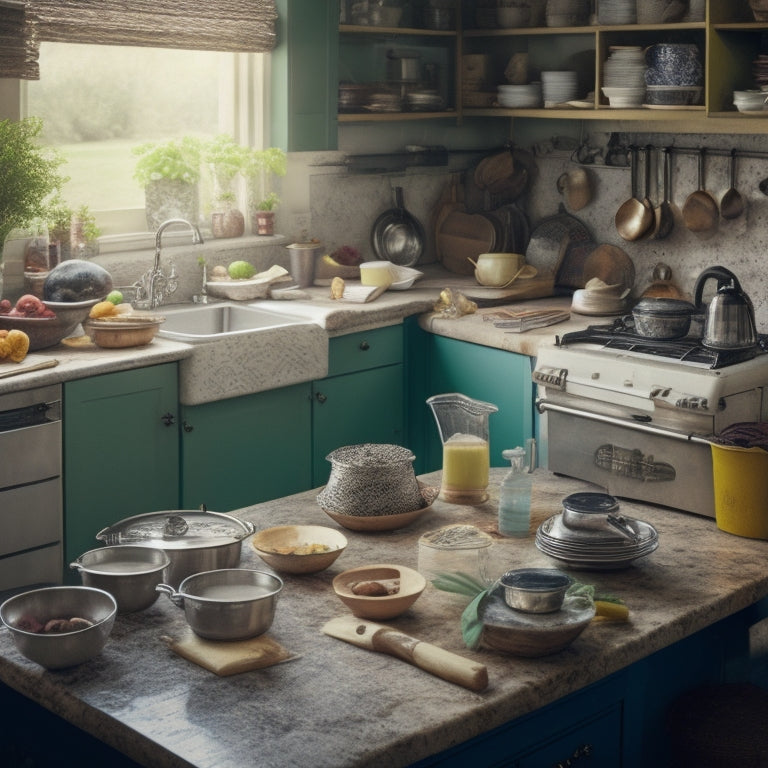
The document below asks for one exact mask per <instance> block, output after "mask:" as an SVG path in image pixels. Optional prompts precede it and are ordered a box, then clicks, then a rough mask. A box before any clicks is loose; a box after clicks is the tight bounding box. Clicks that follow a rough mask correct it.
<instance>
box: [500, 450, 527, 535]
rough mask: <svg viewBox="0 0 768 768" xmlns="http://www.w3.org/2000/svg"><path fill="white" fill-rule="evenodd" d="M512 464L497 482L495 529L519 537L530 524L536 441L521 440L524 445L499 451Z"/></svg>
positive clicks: (525, 532) (524, 533)
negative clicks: (496, 525)
mask: <svg viewBox="0 0 768 768" xmlns="http://www.w3.org/2000/svg"><path fill="white" fill-rule="evenodd" d="M501 455H502V456H503V457H504V458H505V459H507V460H509V461H511V463H512V468H511V470H510V471H509V473H508V474H507V476H506V477H505V478H504V480H502V482H501V488H500V493H499V533H501V534H502V535H504V536H515V537H519V538H522V537H524V536H528V534H529V533H530V526H531V486H532V485H533V476H532V475H531V473H532V472H533V468H534V465H535V463H536V443H535V441H534V439H533V438H530V439H529V440H526V441H525V448H521V447H519V446H518V447H517V448H512V449H508V450H506V451H502V454H501Z"/></svg>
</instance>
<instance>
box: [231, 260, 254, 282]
mask: <svg viewBox="0 0 768 768" xmlns="http://www.w3.org/2000/svg"><path fill="white" fill-rule="evenodd" d="M227 271H228V272H229V276H230V277H231V278H232V279H233V280H247V279H248V278H249V277H253V276H254V275H255V274H256V270H255V269H254V267H253V265H252V264H249V263H248V262H247V261H233V262H232V263H231V264H230V265H229V268H228V270H227Z"/></svg>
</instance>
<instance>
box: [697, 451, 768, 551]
mask: <svg viewBox="0 0 768 768" xmlns="http://www.w3.org/2000/svg"><path fill="white" fill-rule="evenodd" d="M711 445H712V475H713V480H714V491H715V521H716V522H717V527H718V528H719V529H720V530H721V531H726V532H727V533H734V534H736V535H737V536H746V537H748V538H750V539H768V451H765V450H764V449H762V448H739V447H737V446H731V445H715V444H714V443H712V444H711Z"/></svg>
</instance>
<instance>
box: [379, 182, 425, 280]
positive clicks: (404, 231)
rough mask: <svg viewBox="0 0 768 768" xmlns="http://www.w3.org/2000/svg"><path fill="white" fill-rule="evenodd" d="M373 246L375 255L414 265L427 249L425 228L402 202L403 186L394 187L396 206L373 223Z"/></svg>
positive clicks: (399, 263)
mask: <svg viewBox="0 0 768 768" xmlns="http://www.w3.org/2000/svg"><path fill="white" fill-rule="evenodd" d="M371 245H372V246H373V250H374V253H375V254H376V256H377V257H378V258H379V259H381V260H385V261H391V262H392V263H393V264H396V265H397V266H400V267H412V266H413V265H414V264H416V262H417V261H418V260H419V258H420V257H421V254H422V253H423V251H424V228H423V227H422V225H421V222H420V221H419V220H418V219H417V218H415V217H414V216H412V215H411V214H410V213H409V212H408V211H407V210H406V209H405V204H404V202H403V188H402V187H395V207H394V208H390V209H389V210H387V211H384V213H382V214H381V215H380V216H379V217H378V218H377V219H376V221H375V222H374V224H373V230H372V231H371Z"/></svg>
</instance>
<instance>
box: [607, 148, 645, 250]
mask: <svg viewBox="0 0 768 768" xmlns="http://www.w3.org/2000/svg"><path fill="white" fill-rule="evenodd" d="M630 153H631V163H632V165H631V169H630V170H631V173H632V176H631V185H632V189H631V195H632V197H630V198H629V199H628V200H626V201H625V202H623V203H622V204H621V206H620V207H619V210H618V211H616V217H615V223H616V231H617V232H618V233H619V234H620V235H621V236H622V237H623V238H624V239H625V240H629V241H632V240H639V239H640V238H641V237H642V236H643V235H644V234H645V233H646V232H647V231H648V228H649V227H650V226H651V224H652V223H653V207H652V206H651V204H650V203H649V202H646V201H645V200H641V199H640V198H639V197H638V196H637V147H635V146H633V147H630Z"/></svg>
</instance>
